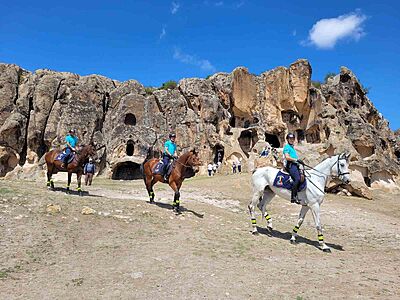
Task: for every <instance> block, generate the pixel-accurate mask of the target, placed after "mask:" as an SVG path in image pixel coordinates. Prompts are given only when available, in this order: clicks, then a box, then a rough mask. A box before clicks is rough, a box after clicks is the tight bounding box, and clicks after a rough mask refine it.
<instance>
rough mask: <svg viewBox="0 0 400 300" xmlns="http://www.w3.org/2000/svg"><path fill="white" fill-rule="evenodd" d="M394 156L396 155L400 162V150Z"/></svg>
mask: <svg viewBox="0 0 400 300" xmlns="http://www.w3.org/2000/svg"><path fill="white" fill-rule="evenodd" d="M394 155H396V157H397V160H400V150H396V151H394Z"/></svg>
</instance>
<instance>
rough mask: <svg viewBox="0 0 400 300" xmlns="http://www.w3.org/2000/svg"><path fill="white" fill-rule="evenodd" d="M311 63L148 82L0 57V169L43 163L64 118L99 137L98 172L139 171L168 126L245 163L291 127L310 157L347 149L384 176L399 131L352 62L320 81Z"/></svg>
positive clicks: (359, 168) (186, 142)
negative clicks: (170, 85)
mask: <svg viewBox="0 0 400 300" xmlns="http://www.w3.org/2000/svg"><path fill="white" fill-rule="evenodd" d="M311 72H312V70H311V66H310V64H309V63H308V61H307V60H303V59H302V60H298V61H296V62H294V63H293V64H291V65H290V66H289V67H288V68H285V67H277V68H275V69H273V70H270V71H267V72H265V73H262V74H260V75H259V76H256V75H254V74H251V73H249V72H248V70H247V69H246V68H243V67H239V68H236V69H235V70H233V72H232V73H217V74H214V75H213V76H211V77H209V78H208V79H200V78H189V79H182V80H181V81H180V82H179V84H178V87H177V88H175V89H169V90H168V89H160V90H154V91H148V90H147V89H145V88H144V86H143V85H142V84H140V83H139V82H137V81H135V80H129V81H126V82H118V81H115V80H112V79H109V78H105V77H102V76H99V75H90V76H79V75H76V74H72V73H67V72H55V71H50V70H38V71H36V72H34V73H31V72H28V71H26V70H23V69H22V68H20V67H18V66H16V65H10V64H0V162H1V165H0V176H5V175H6V174H7V176H8V177H24V176H29V177H31V176H36V175H39V174H41V173H43V169H42V164H41V158H42V157H43V155H44V153H45V152H46V151H48V150H49V149H50V148H52V147H58V146H60V145H62V144H63V137H64V136H65V134H66V132H67V131H68V129H69V128H75V129H77V131H78V136H79V138H80V140H81V141H82V142H83V143H89V142H90V141H94V142H95V143H96V145H97V146H98V148H99V151H98V155H99V158H100V172H101V174H104V175H106V176H108V177H111V178H114V179H124V178H130V179H133V178H139V177H140V174H139V164H140V163H141V162H142V161H143V159H144V157H145V156H146V154H147V150H148V149H149V147H150V146H152V147H153V149H155V150H157V149H160V148H161V145H162V143H163V141H164V140H165V138H166V136H167V134H168V133H169V132H170V131H176V133H177V136H178V144H179V145H180V151H185V150H187V149H189V148H191V147H193V146H195V147H197V148H198V149H199V150H200V153H201V157H202V159H203V161H204V165H206V164H207V163H208V162H210V161H215V160H216V159H217V157H218V153H219V154H220V155H221V156H222V157H223V162H224V163H225V164H224V166H225V168H228V165H229V162H230V161H232V160H236V159H240V158H242V160H243V162H244V163H243V165H244V166H245V168H246V167H248V164H246V163H250V166H251V161H252V159H253V158H254V157H255V156H257V152H259V151H260V149H261V148H262V147H263V146H264V145H265V142H268V143H270V144H271V145H272V146H274V147H282V146H283V144H284V137H285V135H286V133H287V132H288V131H293V132H295V134H296V136H297V140H298V142H299V144H300V145H301V147H300V149H303V150H304V153H308V155H307V157H306V160H307V159H308V161H309V162H310V163H315V162H316V161H319V160H321V159H322V158H321V156H327V155H332V154H334V153H338V152H340V151H349V152H351V153H352V154H353V156H352V170H353V173H354V174H353V175H354V176H355V177H357V178H359V179H360V181H362V182H363V184H366V185H368V186H374V184H379V183H389V184H391V183H392V181H393V180H395V178H396V176H397V175H398V173H399V169H400V168H399V163H398V159H399V157H400V150H399V149H400V148H399V145H400V143H399V135H398V134H397V140H396V136H395V134H394V133H393V132H392V131H391V130H390V129H389V127H388V122H387V121H386V120H385V119H384V118H383V117H382V115H381V114H380V113H379V112H378V111H377V109H376V108H375V107H374V106H373V104H372V103H371V101H370V100H369V99H368V97H367V96H366V95H365V93H364V91H363V89H362V86H361V84H360V83H359V81H358V80H357V78H356V77H355V75H354V74H353V73H352V72H351V71H350V70H349V69H347V68H344V67H342V68H341V70H340V73H339V74H338V75H336V76H335V77H333V78H331V79H329V80H328V82H327V84H323V85H322V86H321V87H320V88H318V89H317V88H315V87H312V86H311ZM310 151H311V152H310ZM156 152H157V151H156ZM248 168H251V167H248Z"/></svg>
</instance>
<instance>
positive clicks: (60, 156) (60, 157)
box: [55, 151, 75, 163]
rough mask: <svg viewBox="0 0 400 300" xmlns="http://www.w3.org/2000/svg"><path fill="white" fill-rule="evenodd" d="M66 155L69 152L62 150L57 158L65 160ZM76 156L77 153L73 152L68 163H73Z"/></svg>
mask: <svg viewBox="0 0 400 300" xmlns="http://www.w3.org/2000/svg"><path fill="white" fill-rule="evenodd" d="M65 155H67V154H66V153H65V152H64V151H62V152H60V153H59V154H58V155H57V156H56V159H55V160H60V161H64V157H65ZM74 157H75V154H74V153H71V155H70V156H69V159H68V163H71V162H72V161H73V160H74Z"/></svg>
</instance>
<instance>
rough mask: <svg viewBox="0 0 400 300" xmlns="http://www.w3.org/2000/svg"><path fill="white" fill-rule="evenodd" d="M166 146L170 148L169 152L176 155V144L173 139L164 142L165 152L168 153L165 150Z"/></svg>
mask: <svg viewBox="0 0 400 300" xmlns="http://www.w3.org/2000/svg"><path fill="white" fill-rule="evenodd" d="M165 148H167V149H168V152H169V153H170V154H171V155H174V153H175V151H176V144H175V143H173V142H172V141H171V140H168V141H166V142H165V144H164V154H167V152H166V151H165Z"/></svg>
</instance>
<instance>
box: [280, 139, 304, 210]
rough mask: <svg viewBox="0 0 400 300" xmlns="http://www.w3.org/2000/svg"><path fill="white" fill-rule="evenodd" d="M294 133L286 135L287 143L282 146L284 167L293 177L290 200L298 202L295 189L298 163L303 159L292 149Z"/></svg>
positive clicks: (296, 188)
mask: <svg viewBox="0 0 400 300" xmlns="http://www.w3.org/2000/svg"><path fill="white" fill-rule="evenodd" d="M294 139H295V138H294V134H293V133H289V134H288V135H287V136H286V140H287V142H288V143H287V144H286V145H285V147H283V155H284V159H285V160H286V169H287V170H288V171H289V174H290V176H291V177H292V179H293V187H292V194H291V197H290V202H292V203H297V204H300V200H299V198H298V197H297V191H298V189H299V186H300V170H299V164H302V163H303V161H302V160H300V159H299V157H298V155H297V152H296V150H295V149H294Z"/></svg>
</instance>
